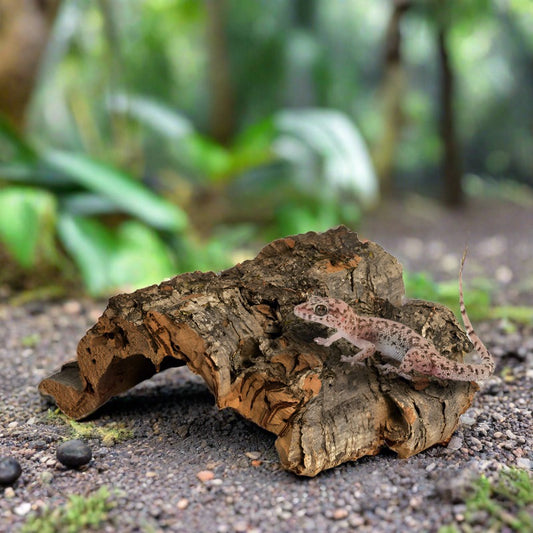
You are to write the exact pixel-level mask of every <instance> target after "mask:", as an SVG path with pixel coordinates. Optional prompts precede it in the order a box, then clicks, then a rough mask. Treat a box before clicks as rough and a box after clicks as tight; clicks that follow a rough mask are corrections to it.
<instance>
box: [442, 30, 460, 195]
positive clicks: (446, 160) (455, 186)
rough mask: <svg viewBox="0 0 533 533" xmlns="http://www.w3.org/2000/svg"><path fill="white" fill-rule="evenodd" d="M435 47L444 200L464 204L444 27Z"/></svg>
mask: <svg viewBox="0 0 533 533" xmlns="http://www.w3.org/2000/svg"><path fill="white" fill-rule="evenodd" d="M437 44H438V53H439V66H440V74H441V89H440V102H441V105H440V107H441V109H440V134H441V140H442V147H443V152H442V172H443V177H444V201H445V203H447V204H448V205H452V206H456V205H460V204H462V203H463V200H464V198H463V188H462V174H463V172H462V168H461V167H462V165H461V150H460V147H459V140H458V138H457V132H456V124H455V115H454V109H453V107H454V94H455V77H454V72H453V69H452V65H451V62H450V56H449V52H448V44H447V30H446V27H445V26H444V25H442V26H441V28H440V29H439V30H438V34H437Z"/></svg>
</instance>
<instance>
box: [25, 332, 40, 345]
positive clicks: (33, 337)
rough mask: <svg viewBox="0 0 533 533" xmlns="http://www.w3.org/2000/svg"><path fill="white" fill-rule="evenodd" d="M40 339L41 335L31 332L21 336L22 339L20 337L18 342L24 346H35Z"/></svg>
mask: <svg viewBox="0 0 533 533" xmlns="http://www.w3.org/2000/svg"><path fill="white" fill-rule="evenodd" d="M40 340H41V337H40V335H39V334H38V333H31V334H30V335H26V336H25V337H22V339H20V343H21V344H22V346H24V347H25V348H33V347H34V346H37V344H39V341H40Z"/></svg>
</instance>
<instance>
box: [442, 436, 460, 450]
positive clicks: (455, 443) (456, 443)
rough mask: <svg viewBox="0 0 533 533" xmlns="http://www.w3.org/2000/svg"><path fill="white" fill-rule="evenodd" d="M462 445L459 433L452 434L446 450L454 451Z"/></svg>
mask: <svg viewBox="0 0 533 533" xmlns="http://www.w3.org/2000/svg"><path fill="white" fill-rule="evenodd" d="M462 445H463V437H462V436H459V435H454V436H453V437H452V438H451V439H450V442H449V443H448V446H447V448H446V449H447V450H448V451H450V452H455V451H457V450H459V449H460V448H461V446H462Z"/></svg>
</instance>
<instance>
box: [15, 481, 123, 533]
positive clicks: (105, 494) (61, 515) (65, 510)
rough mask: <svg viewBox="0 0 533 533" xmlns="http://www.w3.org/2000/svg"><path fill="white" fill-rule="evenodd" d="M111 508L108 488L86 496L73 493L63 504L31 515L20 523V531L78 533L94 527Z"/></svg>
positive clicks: (24, 532)
mask: <svg viewBox="0 0 533 533" xmlns="http://www.w3.org/2000/svg"><path fill="white" fill-rule="evenodd" d="M113 507H114V503H113V501H112V500H111V496H110V493H109V490H108V488H107V487H105V486H104V487H101V488H100V489H99V490H98V491H96V492H93V493H92V494H90V495H88V496H79V495H77V494H72V495H70V496H69V497H68V500H67V502H66V503H64V504H63V505H60V506H58V507H56V508H53V509H52V508H49V507H47V508H44V509H43V510H42V511H41V512H39V513H35V514H32V515H30V516H29V517H28V519H27V520H26V522H25V523H24V525H23V526H22V529H21V533H33V532H35V533H77V532H78V531H87V530H88V529H89V528H90V530H95V531H96V530H97V529H98V528H101V527H102V525H103V524H104V522H106V521H107V520H108V513H109V511H110V510H111V509H112V508H113Z"/></svg>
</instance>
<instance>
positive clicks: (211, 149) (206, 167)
mask: <svg viewBox="0 0 533 533" xmlns="http://www.w3.org/2000/svg"><path fill="white" fill-rule="evenodd" d="M183 148H184V149H185V157H186V159H188V161H189V165H190V166H191V167H192V169H193V170H195V171H197V172H199V173H200V174H202V175H203V176H204V177H205V178H206V179H208V180H209V181H212V182H216V181H220V180H221V179H223V178H224V177H225V176H226V175H227V174H228V173H229V172H230V169H231V166H232V163H233V161H232V157H231V154H230V153H229V151H228V150H227V149H226V148H224V147H222V146H220V145H219V144H217V143H215V142H213V141H212V140H210V139H208V138H207V137H204V136H203V135H199V134H195V135H191V136H189V137H187V138H185V139H184V143H183Z"/></svg>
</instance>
